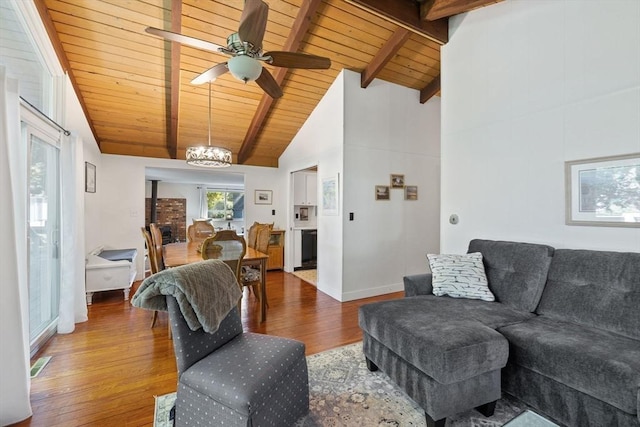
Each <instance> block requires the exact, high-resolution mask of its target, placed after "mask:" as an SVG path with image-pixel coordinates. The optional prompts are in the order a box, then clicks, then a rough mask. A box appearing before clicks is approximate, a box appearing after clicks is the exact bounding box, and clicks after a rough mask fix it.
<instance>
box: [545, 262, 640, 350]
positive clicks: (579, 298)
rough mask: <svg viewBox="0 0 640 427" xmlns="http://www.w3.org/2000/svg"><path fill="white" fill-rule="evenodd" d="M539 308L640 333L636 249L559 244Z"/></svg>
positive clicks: (638, 336)
mask: <svg viewBox="0 0 640 427" xmlns="http://www.w3.org/2000/svg"><path fill="white" fill-rule="evenodd" d="M537 311H538V313H540V314H544V315H546V316H550V317H554V318H556V319H562V320H566V321H569V322H573V323H580V324H584V325H589V326H593V327H595V328H600V329H604V330H607V331H611V332H615V333H618V334H621V335H624V336H626V337H629V338H635V339H640V253H628V252H605V251H587V250H571V249H558V250H557V251H556V253H555V255H554V257H553V261H552V262H551V268H550V269H549V279H548V282H547V286H546V287H545V290H544V292H543V294H542V300H541V301H540V306H539V307H538V310H537Z"/></svg>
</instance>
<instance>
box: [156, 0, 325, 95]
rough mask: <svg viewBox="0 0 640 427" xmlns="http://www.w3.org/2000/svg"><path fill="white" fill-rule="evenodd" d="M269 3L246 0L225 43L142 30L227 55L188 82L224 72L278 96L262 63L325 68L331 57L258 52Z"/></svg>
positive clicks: (212, 76) (213, 77)
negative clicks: (220, 61) (222, 60)
mask: <svg viewBox="0 0 640 427" xmlns="http://www.w3.org/2000/svg"><path fill="white" fill-rule="evenodd" d="M268 13H269V6H268V5H267V4H266V3H265V2H264V1H262V0H246V1H245V5H244V9H243V10H242V16H241V17H240V26H239V28H238V32H237V33H233V34H231V35H229V37H227V46H226V47H223V46H220V45H217V44H215V43H211V42H208V41H205V40H200V39H197V38H194V37H189V36H184V35H182V34H178V33H174V32H171V31H166V30H161V29H158V28H153V27H148V28H147V29H146V30H145V31H146V32H147V33H149V34H153V35H155V36H159V37H163V38H165V39H167V40H170V41H173V42H178V43H181V44H184V45H187V46H192V47H195V48H198V49H202V50H208V51H212V52H219V53H224V54H226V55H229V56H231V59H229V60H228V61H227V62H223V63H221V64H218V65H215V66H213V67H211V68H209V69H208V70H207V71H205V72H204V73H202V74H200V75H199V76H197V77H196V78H195V79H193V80H191V83H192V84H196V85H198V84H203V83H207V82H210V81H213V80H215V79H216V78H218V77H220V76H221V75H223V74H224V73H226V72H227V71H230V72H231V74H232V75H233V76H234V77H236V78H237V79H239V80H242V81H244V82H245V83H246V82H249V81H255V82H256V83H257V84H258V85H259V86H260V87H261V88H262V90H264V91H265V92H266V93H267V94H268V95H269V96H271V97H272V98H280V97H281V96H282V89H281V88H280V85H278V82H276V80H275V79H274V78H273V76H272V75H271V73H270V72H269V71H268V70H267V69H266V68H263V66H262V64H261V63H260V61H262V62H266V63H267V64H270V65H273V66H275V67H285V68H306V69H327V68H329V67H331V60H330V59H329V58H325V57H322V56H316V55H308V54H305V53H298V52H286V51H271V52H264V53H263V52H262V39H263V38H264V32H265V29H266V26H267V15H268Z"/></svg>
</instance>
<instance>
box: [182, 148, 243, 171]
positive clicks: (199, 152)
mask: <svg viewBox="0 0 640 427" xmlns="http://www.w3.org/2000/svg"><path fill="white" fill-rule="evenodd" d="M186 156H187V164H189V165H193V166H200V167H204V168H226V167H229V166H231V159H232V157H231V151H229V150H227V149H226V148H221V147H213V146H211V145H200V146H193V147H187V153H186Z"/></svg>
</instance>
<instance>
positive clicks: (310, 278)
mask: <svg viewBox="0 0 640 427" xmlns="http://www.w3.org/2000/svg"><path fill="white" fill-rule="evenodd" d="M291 274H293V275H294V276H296V277H299V278H301V279H302V280H304V281H305V282H309V283H311V284H312V285H313V286H318V285H317V283H318V270H297V271H294V272H293V273H291Z"/></svg>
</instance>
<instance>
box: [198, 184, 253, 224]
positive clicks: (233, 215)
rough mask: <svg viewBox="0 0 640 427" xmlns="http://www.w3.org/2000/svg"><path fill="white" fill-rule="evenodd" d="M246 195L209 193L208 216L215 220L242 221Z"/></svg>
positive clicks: (213, 191)
mask: <svg viewBox="0 0 640 427" xmlns="http://www.w3.org/2000/svg"><path fill="white" fill-rule="evenodd" d="M243 212H244V193H243V192H237V191H236V192H231V191H215V190H209V191H207V216H208V217H209V218H213V219H226V220H232V219H242V217H243Z"/></svg>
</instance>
